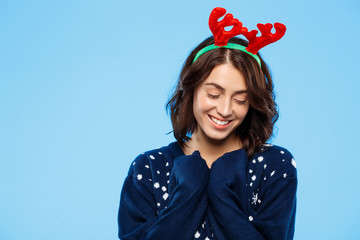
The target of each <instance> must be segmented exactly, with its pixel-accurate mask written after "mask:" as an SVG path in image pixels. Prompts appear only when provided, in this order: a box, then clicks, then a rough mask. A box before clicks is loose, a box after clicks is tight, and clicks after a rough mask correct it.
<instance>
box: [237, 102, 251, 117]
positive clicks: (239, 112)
mask: <svg viewBox="0 0 360 240" xmlns="http://www.w3.org/2000/svg"><path fill="white" fill-rule="evenodd" d="M248 111H249V106H248V105H247V106H240V107H239V108H238V109H237V110H236V116H237V118H239V119H244V118H245V117H246V115H247V113H248Z"/></svg>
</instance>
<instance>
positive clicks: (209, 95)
mask: <svg viewBox="0 0 360 240" xmlns="http://www.w3.org/2000/svg"><path fill="white" fill-rule="evenodd" d="M207 96H208V97H209V98H211V99H217V98H218V97H219V96H220V95H217V94H210V93H208V94H207Z"/></svg>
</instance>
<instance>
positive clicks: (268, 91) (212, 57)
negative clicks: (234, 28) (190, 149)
mask: <svg viewBox="0 0 360 240" xmlns="http://www.w3.org/2000/svg"><path fill="white" fill-rule="evenodd" d="M229 43H237V44H240V45H243V46H247V45H248V42H247V41H246V40H244V39H241V38H237V37H235V38H231V39H230V40H229ZM211 44H214V39H213V37H209V38H207V39H205V40H204V41H203V42H202V43H200V44H199V45H198V46H197V47H196V48H195V49H194V50H193V51H192V52H191V53H190V55H189V56H188V58H187V59H186V61H185V63H184V66H183V68H182V70H181V73H180V76H179V79H178V82H177V86H176V89H175V91H174V93H173V94H172V96H171V97H170V99H169V100H168V102H167V104H166V109H167V110H168V112H169V113H170V117H171V122H172V126H173V133H174V136H175V139H176V140H177V141H178V143H179V144H180V146H184V145H185V144H186V141H188V140H189V139H190V138H191V135H192V133H193V132H194V130H195V129H196V127H197V122H196V119H195V117H194V113H193V97H194V91H195V89H196V88H197V87H198V86H199V85H200V84H201V83H202V82H203V81H204V80H205V79H206V78H207V77H208V76H209V75H210V73H211V71H212V70H213V68H214V67H215V66H217V65H220V64H224V63H230V64H231V65H232V66H234V67H235V68H236V69H238V70H239V71H240V72H241V74H242V75H243V76H244V78H245V80H246V85H247V91H248V98H247V99H248V101H249V104H250V107H249V111H248V113H247V115H246V117H245V119H244V121H243V122H242V123H241V124H240V126H239V127H238V128H237V129H236V130H235V131H236V134H237V135H238V136H239V138H240V141H241V143H242V147H243V149H244V150H245V151H246V152H247V155H248V157H252V156H253V155H254V153H255V152H258V151H261V149H260V147H261V146H262V145H263V144H264V143H265V142H266V141H267V140H268V139H269V138H270V137H271V136H272V133H273V128H274V124H275V122H276V121H277V119H278V117H279V114H278V111H277V105H276V103H275V94H274V92H273V87H274V86H273V82H272V79H271V75H270V72H269V69H268V67H267V66H266V63H265V62H264V60H263V59H262V58H261V56H260V55H259V54H257V55H258V56H259V58H260V61H261V68H260V66H259V63H258V62H257V61H256V60H255V59H254V58H253V57H252V56H250V55H249V54H247V53H245V52H243V51H240V50H235V49H228V48H217V49H214V50H211V51H209V52H206V53H204V54H203V55H201V56H200V57H199V58H198V59H197V60H196V61H195V62H194V63H193V60H194V57H195V55H196V53H197V52H198V51H199V50H201V49H202V48H204V47H206V46H208V45H211Z"/></svg>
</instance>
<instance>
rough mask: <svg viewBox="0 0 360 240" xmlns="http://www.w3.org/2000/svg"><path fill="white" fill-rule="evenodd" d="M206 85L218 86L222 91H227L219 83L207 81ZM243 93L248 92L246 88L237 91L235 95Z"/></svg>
mask: <svg viewBox="0 0 360 240" xmlns="http://www.w3.org/2000/svg"><path fill="white" fill-rule="evenodd" d="M205 85H208V86H213V87H216V88H217V89H219V90H220V91H222V92H225V88H223V87H222V86H220V85H219V84H216V83H213V82H210V83H205ZM241 93H247V91H246V90H239V91H236V92H235V93H234V94H233V95H236V94H241Z"/></svg>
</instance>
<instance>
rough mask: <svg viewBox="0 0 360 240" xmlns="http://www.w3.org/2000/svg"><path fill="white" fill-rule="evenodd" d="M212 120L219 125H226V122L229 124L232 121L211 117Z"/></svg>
mask: <svg viewBox="0 0 360 240" xmlns="http://www.w3.org/2000/svg"><path fill="white" fill-rule="evenodd" d="M211 120H213V121H214V122H215V123H216V124H219V125H226V124H228V123H229V122H230V121H220V120H217V119H216V118H214V117H211Z"/></svg>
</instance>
